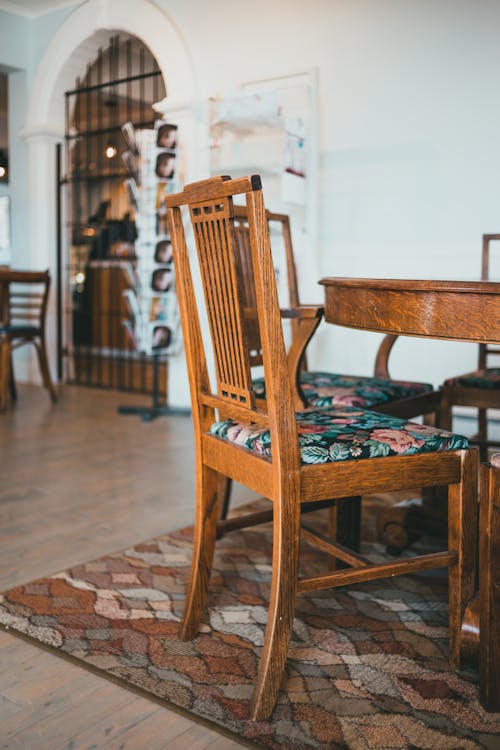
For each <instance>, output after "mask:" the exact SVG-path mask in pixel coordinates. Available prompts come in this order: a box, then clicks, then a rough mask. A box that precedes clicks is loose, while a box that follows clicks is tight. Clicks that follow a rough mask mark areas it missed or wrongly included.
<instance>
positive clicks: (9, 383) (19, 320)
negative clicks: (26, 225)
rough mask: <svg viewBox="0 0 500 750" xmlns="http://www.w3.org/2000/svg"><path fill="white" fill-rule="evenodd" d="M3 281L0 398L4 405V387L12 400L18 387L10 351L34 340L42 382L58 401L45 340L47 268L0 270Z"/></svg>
mask: <svg viewBox="0 0 500 750" xmlns="http://www.w3.org/2000/svg"><path fill="white" fill-rule="evenodd" d="M0 282H2V284H3V288H4V294H3V314H2V315H1V316H0V319H1V322H0V394H2V396H1V397H0V400H1V401H2V404H1V408H5V406H6V401H7V391H8V390H9V389H10V395H11V398H12V400H16V398H17V391H16V384H15V378H14V369H13V362H12V352H13V351H14V350H15V349H18V348H19V347H21V346H24V345H26V344H33V346H34V347H35V349H36V352H37V355H38V363H39V365H40V372H41V374H42V379H43V384H44V386H45V388H47V390H48V392H49V396H50V398H51V401H52V402H53V403H55V402H56V401H57V396H56V392H55V389H54V385H53V383H52V380H51V377H50V371H49V364H48V358H47V349H46V344H45V317H46V313H47V302H48V298H49V291H50V273H49V271H16V270H4V271H0Z"/></svg>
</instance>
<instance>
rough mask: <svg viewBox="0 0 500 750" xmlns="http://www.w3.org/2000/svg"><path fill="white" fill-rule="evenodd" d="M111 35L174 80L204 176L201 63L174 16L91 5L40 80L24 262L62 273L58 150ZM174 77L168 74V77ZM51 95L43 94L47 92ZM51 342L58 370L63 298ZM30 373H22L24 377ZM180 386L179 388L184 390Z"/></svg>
mask: <svg viewBox="0 0 500 750" xmlns="http://www.w3.org/2000/svg"><path fill="white" fill-rule="evenodd" d="M110 31H123V32H126V33H128V34H131V35H134V36H136V37H137V38H139V39H140V40H141V41H142V42H143V43H144V44H145V46H146V47H147V48H148V49H149V51H150V52H151V54H152V55H153V57H154V58H155V59H156V61H157V63H158V67H159V69H160V71H161V74H162V77H163V80H164V81H165V82H166V89H167V99H166V100H165V105H164V109H165V111H166V109H167V107H168V113H169V117H171V118H172V119H173V120H175V121H176V122H177V123H178V124H179V128H180V129H182V133H183V144H184V151H185V158H184V163H185V178H186V179H191V178H192V177H194V176H196V174H197V173H198V172H199V166H198V164H197V162H196V155H197V153H198V152H199V149H198V148H197V147H196V129H195V126H194V118H193V105H194V102H195V101H196V86H195V77H194V74H193V65H192V61H191V58H190V55H189V52H188V50H187V47H186V44H185V42H184V40H183V39H182V37H181V35H180V33H179V31H178V30H177V28H176V27H175V26H174V25H173V23H172V22H171V21H170V19H169V18H168V16H167V15H166V14H165V13H164V12H163V11H161V10H160V9H159V8H158V7H157V6H156V5H154V4H153V3H151V2H149V0H121V2H120V3H116V2H113V0H88V2H86V3H84V4H83V5H81V6H80V7H79V8H78V9H77V10H75V11H74V12H73V13H72V14H70V15H69V16H68V17H67V19H66V20H65V21H64V22H63V24H62V25H61V26H60V28H59V29H58V31H57V32H56V34H55V35H54V36H53V38H52V40H51V42H50V44H49V45H48V47H47V49H46V51H45V54H44V56H43V58H42V60H41V62H40V65H39V67H38V70H37V73H36V76H35V78H34V82H33V87H32V92H31V96H30V100H29V106H28V116H27V121H26V128H25V129H24V131H23V136H24V138H25V140H26V141H27V144H28V169H29V174H30V181H29V194H28V210H27V222H28V239H29V241H28V245H27V248H26V251H25V255H24V257H20V258H19V263H20V265H24V266H25V267H28V268H29V267H31V268H35V267H37V268H40V267H48V268H50V269H51V271H52V274H53V276H54V277H55V276H56V275H57V268H56V252H55V248H56V238H57V231H56V216H57V212H56V190H55V188H54V186H55V184H56V160H55V155H54V145H55V144H56V143H60V142H62V141H63V139H64V116H65V112H64V99H65V97H64V93H65V91H67V90H69V89H70V88H71V86H72V84H73V81H74V80H75V78H76V77H77V76H78V74H79V73H81V69H82V67H83V68H84V67H85V65H86V64H87V63H88V62H90V61H91V60H93V59H94V58H95V56H96V54H97V51H98V49H99V47H100V46H102V44H103V43H105V42H106V40H107V39H108V38H109V32H110ZM167 72H168V75H167ZM42 92H43V94H42ZM48 334H49V335H48V341H49V348H50V359H51V365H52V369H53V370H54V371H55V358H56V343H57V342H56V338H57V337H56V300H55V295H54V296H53V297H52V300H51V308H50V311H49V331H48ZM176 359H177V361H174V362H172V365H171V368H170V383H171V400H172V403H173V404H174V405H175V404H176V403H178V404H179V405H184V404H186V403H188V399H189V395H188V392H187V388H186V384H185V383H186V380H185V377H184V365H183V362H182V358H181V357H177V358H176ZM21 375H22V373H21ZM24 375H25V376H26V377H27V378H28V379H32V380H36V378H37V372H36V367H33V368H31V367H30V363H29V362H28V363H27V366H26V371H25V373H24ZM177 384H178V385H177Z"/></svg>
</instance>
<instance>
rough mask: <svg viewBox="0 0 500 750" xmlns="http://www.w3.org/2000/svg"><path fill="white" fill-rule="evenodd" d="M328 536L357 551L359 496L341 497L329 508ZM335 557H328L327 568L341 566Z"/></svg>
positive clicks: (359, 528) (358, 538)
mask: <svg viewBox="0 0 500 750" xmlns="http://www.w3.org/2000/svg"><path fill="white" fill-rule="evenodd" d="M328 536H329V537H330V539H333V540H334V541H336V542H339V544H343V545H344V547H349V549H352V550H354V551H355V552H359V545H360V542H361V497H360V496H353V497H343V498H341V499H339V500H336V501H335V504H334V505H332V507H331V508H330V509H329V517H328ZM343 567H345V564H344V563H342V562H341V561H340V560H337V559H336V558H335V557H329V558H328V569H329V570H336V569H337V568H343Z"/></svg>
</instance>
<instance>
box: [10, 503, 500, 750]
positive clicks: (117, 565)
mask: <svg viewBox="0 0 500 750" xmlns="http://www.w3.org/2000/svg"><path fill="white" fill-rule="evenodd" d="M309 518H310V517H309ZM191 536H192V529H182V530H180V531H178V532H176V533H173V534H169V535H167V536H162V537H159V538H157V539H153V540H151V541H147V542H144V543H141V544H137V545H136V546H135V547H132V548H130V549H127V550H124V551H121V552H117V553H114V554H110V555H108V556H106V557H102V558H100V559H98V560H94V561H92V562H89V563H86V564H84V565H78V566H75V567H74V568H71V569H70V570H66V571H64V572H62V573H59V574H57V575H54V576H50V577H48V578H42V579H40V580H37V581H34V582H32V583H29V584H27V585H24V586H19V587H17V588H15V589H12V590H10V591H8V592H7V593H6V594H4V595H3V597H1V604H0V622H1V623H2V624H3V626H4V627H7V628H11V629H13V630H14V631H19V632H20V633H22V634H24V635H27V636H29V637H30V638H32V639H35V641H36V642H41V643H43V644H45V645H48V646H51V647H53V648H55V649H56V650H57V651H58V652H60V653H62V654H64V655H66V656H70V657H71V658H73V659H76V660H78V662H79V663H81V664H82V665H83V666H85V665H87V666H89V667H91V668H92V669H94V670H98V671H100V672H102V674H103V675H107V676H109V677H112V678H113V679H115V680H118V681H120V682H121V683H122V684H124V685H125V686H127V687H130V688H133V689H140V690H141V691H142V692H146V693H147V694H148V695H150V696H151V697H154V698H155V699H156V700H158V699H160V700H162V701H165V702H167V703H168V704H169V705H172V704H173V705H174V706H175V707H177V708H178V709H181V710H183V711H185V712H186V713H188V715H189V716H190V717H191V718H194V719H196V718H200V719H202V720H205V721H209V722H211V723H213V724H214V725H215V726H216V728H219V729H222V730H223V731H224V732H230V733H233V734H234V735H235V736H236V738H237V739H239V740H240V741H242V742H245V744H247V743H251V744H253V745H256V746H259V747H264V748H271V749H283V750H284V749H285V748H287V749H288V748H290V749H292V750H341V749H346V748H349V749H350V750H402V749H403V748H404V749H405V750H410V749H411V750H416V749H420V748H422V749H424V748H425V749H426V750H461V749H462V748H463V750H475V749H476V748H487V749H488V750H494V749H495V748H498V747H499V735H500V714H489V713H487V712H486V711H484V710H483V709H482V708H481V706H480V704H479V701H478V688H477V685H476V684H475V681H474V679H473V677H470V676H469V677H467V676H463V675H462V676H460V675H458V674H456V673H455V672H454V671H453V670H451V669H450V668H449V666H448V661H447V644H448V641H447V595H446V578H445V577H444V576H442V575H441V571H439V574H437V573H436V572H435V573H434V574H427V575H413V576H407V577H400V578H398V579H395V580H393V581H388V580H386V581H376V582H372V583H369V584H363V585H358V586H352V587H351V588H350V589H348V590H343V589H337V590H336V591H334V592H331V591H322V592H315V593H313V594H311V595H308V596H301V597H300V598H299V602H298V606H297V611H296V619H295V625H294V632H293V638H292V642H291V645H290V649H289V656H288V660H287V669H286V674H285V676H284V679H283V683H282V689H281V691H280V695H279V700H278V703H277V706H276V708H275V710H274V713H273V715H272V717H271V719H270V720H269V721H265V722H257V723H253V722H250V721H247V720H246V716H247V711H248V704H249V698H250V695H251V692H252V681H253V679H254V676H255V673H256V666H257V659H258V651H259V647H260V646H261V645H262V639H263V632H264V625H265V622H266V603H267V600H268V594H269V586H268V581H269V575H270V555H271V538H272V537H271V529H270V526H269V525H266V526H262V527H260V528H258V529H251V530H245V531H242V532H235V533H232V534H228V535H227V536H226V537H225V538H224V539H222V540H221V541H220V542H219V543H218V546H217V550H216V556H215V570H214V573H213V576H212V582H211V593H210V599H209V611H208V614H207V618H206V620H205V623H204V624H203V626H202V629H201V632H200V634H199V636H198V637H197V638H196V639H195V640H194V641H192V642H187V643H183V642H181V641H179V640H178V638H177V630H178V623H179V617H180V613H181V609H182V600H183V597H184V591H185V585H186V580H187V575H188V570H189V563H190V555H191ZM370 546H371V552H372V553H373V552H375V555H376V556H377V555H378V556H379V557H381V548H378V547H377V545H375V544H371V545H370ZM302 565H303V568H304V571H305V570H309V571H311V570H318V569H320V568H323V569H324V567H325V561H324V559H322V558H320V557H319V555H318V553H317V552H315V551H314V550H312V548H310V547H308V546H307V545H304V547H303V556H302Z"/></svg>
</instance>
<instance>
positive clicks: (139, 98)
mask: <svg viewBox="0 0 500 750" xmlns="http://www.w3.org/2000/svg"><path fill="white" fill-rule="evenodd" d="M165 94H166V91H165V84H164V80H163V77H162V74H161V71H160V68H159V66H158V64H157V61H156V60H155V58H154V57H153V55H152V54H151V52H150V51H149V50H148V49H147V47H146V46H145V45H144V44H143V43H142V42H141V41H140V40H139V39H137V38H136V37H134V36H132V35H129V34H126V33H120V34H114V35H113V36H111V38H110V39H109V43H108V45H107V47H105V48H101V49H99V51H98V53H97V56H96V58H95V59H94V61H93V62H91V63H90V64H89V65H88V66H87V69H86V71H85V73H84V75H82V76H81V77H79V78H77V79H76V81H75V85H74V87H73V88H72V89H71V90H69V91H66V93H65V102H66V116H65V120H66V125H65V153H64V158H62V159H60V160H59V161H60V165H59V176H58V182H59V196H60V200H59V214H60V215H59V227H60V235H59V240H60V241H59V243H58V244H59V263H60V265H61V266H62V261H63V258H64V264H65V268H64V269H62V268H61V271H62V279H63V284H64V286H65V288H66V289H65V294H64V295H63V297H64V299H65V300H66V304H65V305H64V309H63V308H62V307H61V310H60V311H59V318H60V320H59V326H60V330H64V331H65V334H64V335H65V337H66V339H65V341H64V342H63V344H62V347H61V358H62V362H63V370H64V378H65V380H66V382H68V383H76V384H79V385H87V386H95V387H101V388H114V389H119V390H128V391H135V392H139V393H152V391H153V375H154V373H153V363H152V361H151V357H149V356H147V355H145V354H143V353H141V352H137V351H136V350H135V348H134V342H133V340H132V338H131V337H130V336H129V334H128V332H127V328H126V326H125V325H124V321H125V320H126V319H127V318H128V316H129V311H128V310H127V307H126V295H124V292H126V291H127V290H128V289H131V288H133V285H134V283H135V264H136V256H135V245H134V243H135V239H136V237H137V231H136V226H135V215H134V206H133V202H132V203H131V201H130V187H129V183H130V173H131V163H130V150H129V148H128V146H127V142H126V139H125V137H124V132H123V126H124V125H126V124H127V123H132V126H133V128H135V129H138V130H140V129H144V128H152V127H153V126H154V123H155V119H156V118H155V114H154V110H153V106H152V105H153V104H154V103H155V102H158V101H159V100H161V99H163V98H164V97H165ZM125 135H126V131H125ZM125 154H129V157H127V158H128V159H129V160H128V163H127V159H126V158H125ZM62 163H64V169H63V168H62V167H61V164H62ZM63 247H64V248H65V249H64V252H63ZM63 317H64V319H65V320H64V322H63V321H62V318H63ZM157 375H158V373H157ZM158 387H159V390H160V393H162V394H165V396H166V391H167V365H166V362H162V363H161V366H160V372H159V384H158Z"/></svg>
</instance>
